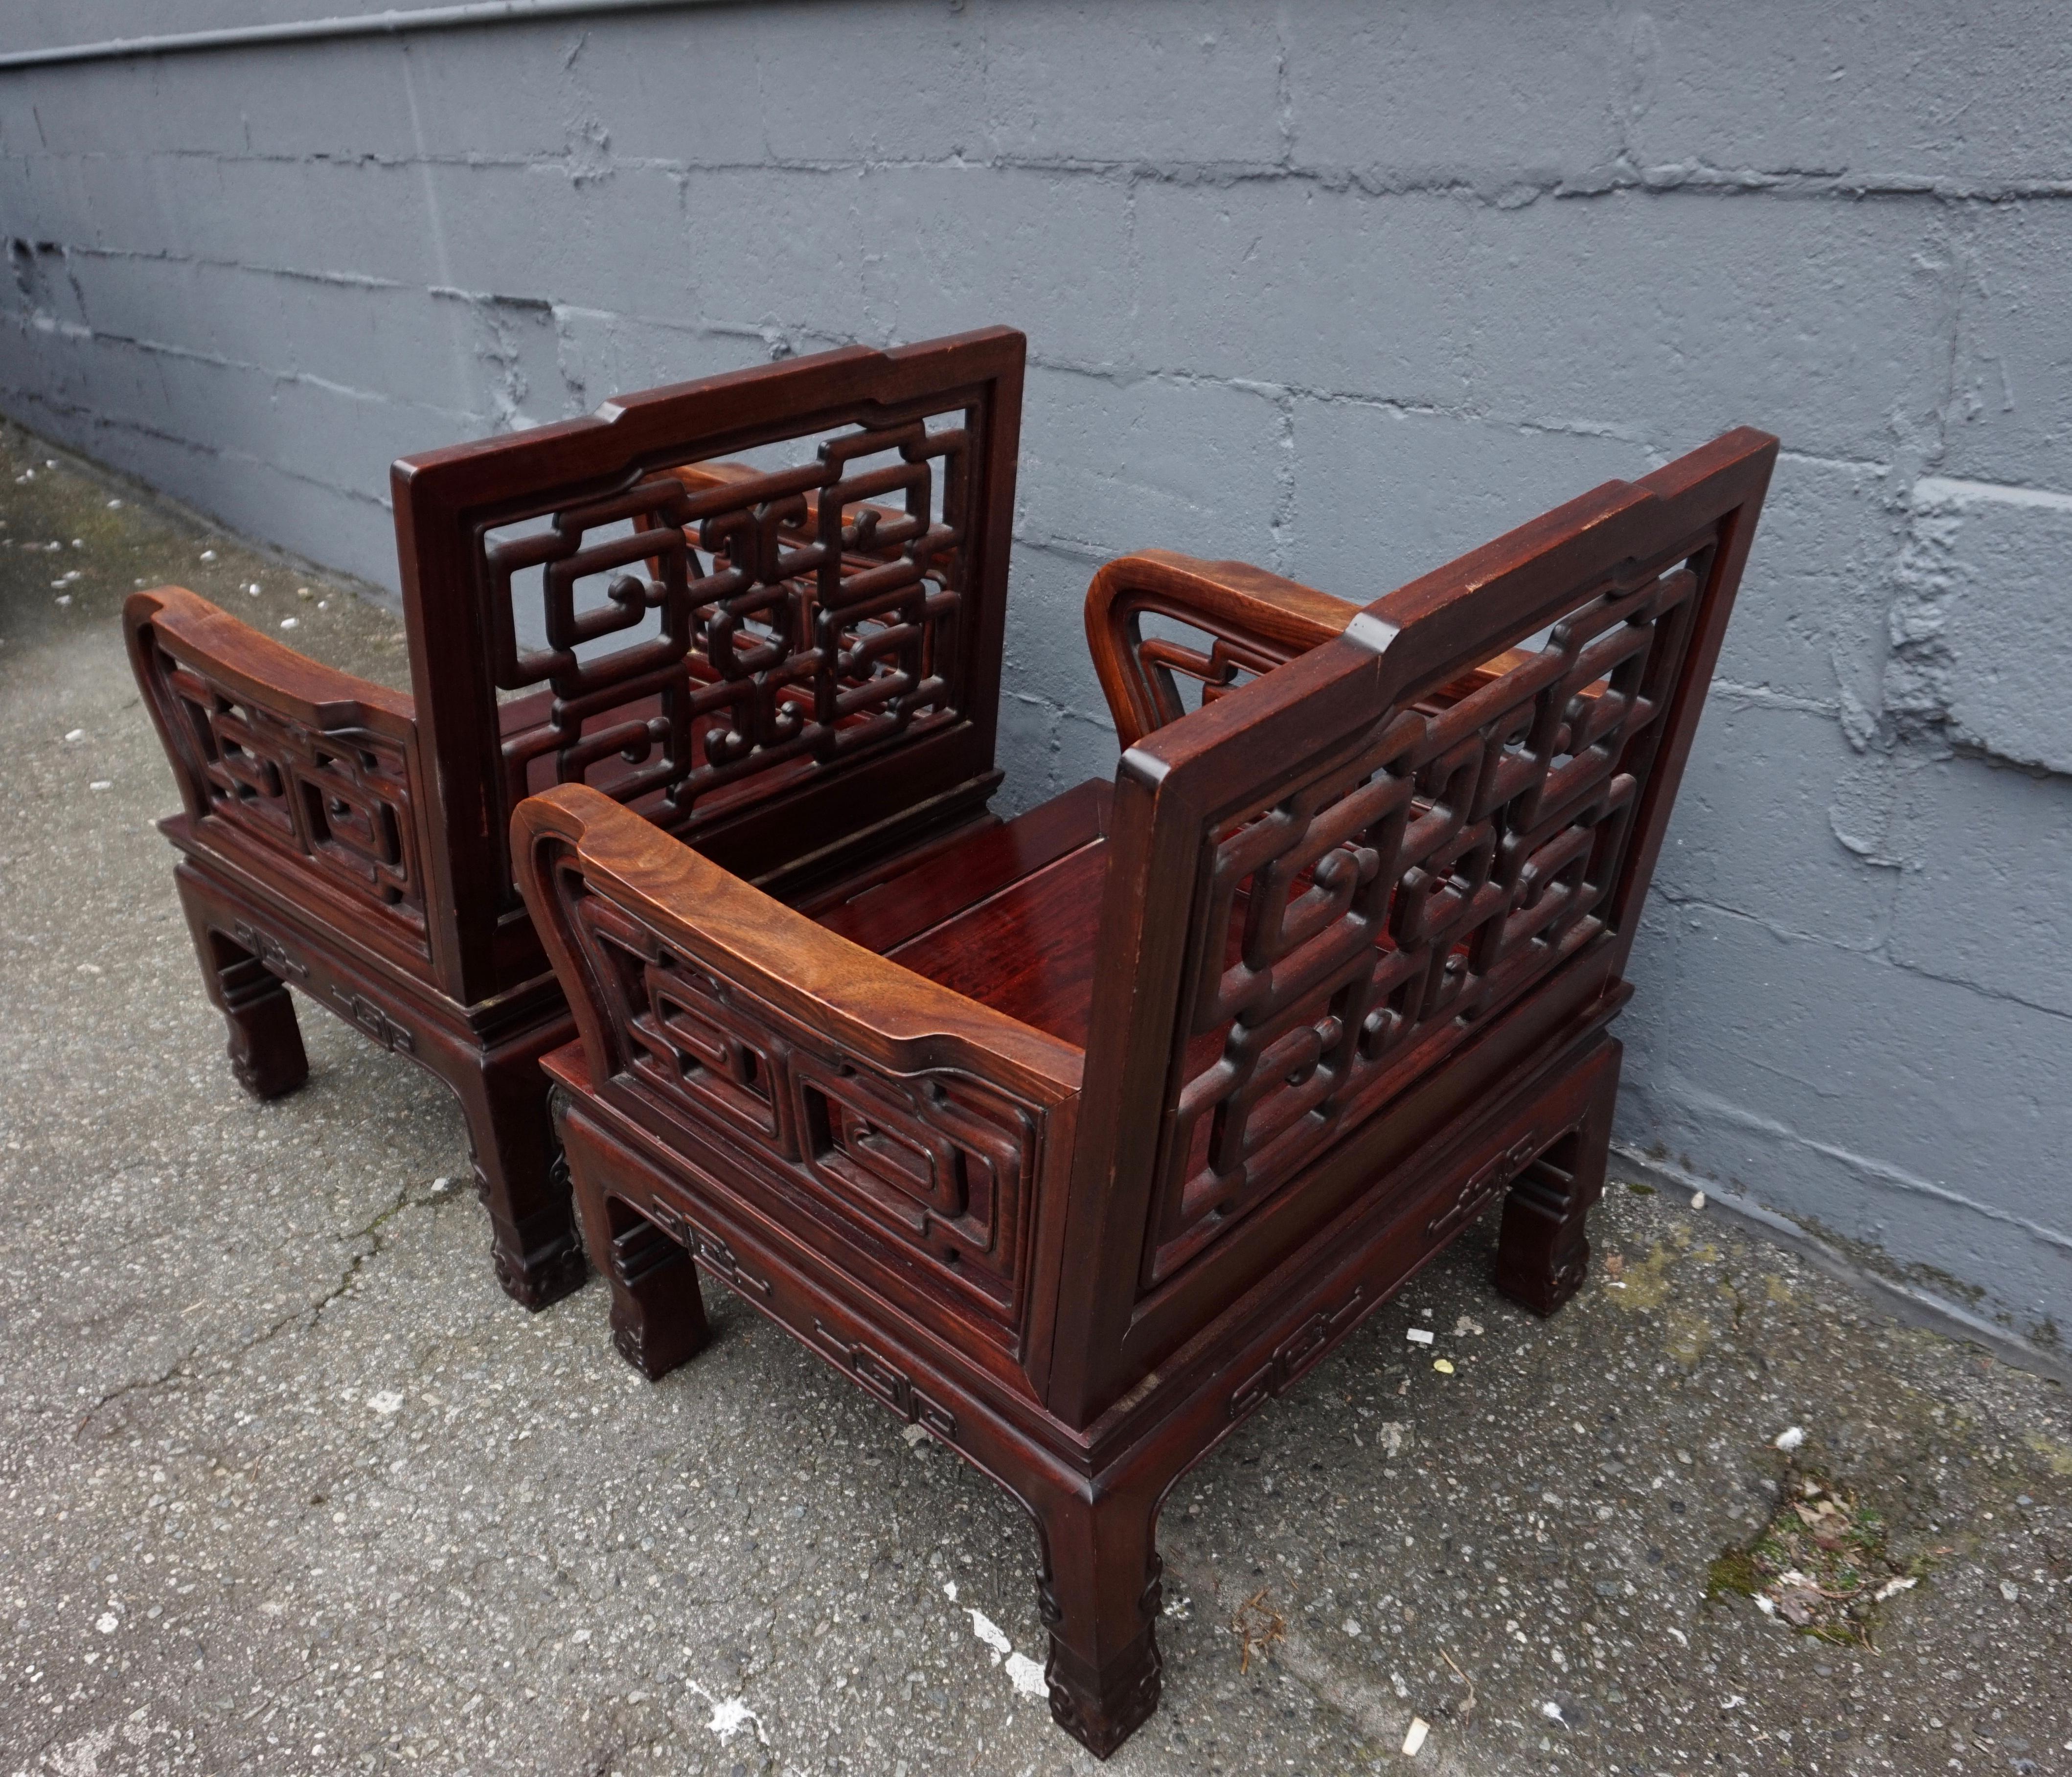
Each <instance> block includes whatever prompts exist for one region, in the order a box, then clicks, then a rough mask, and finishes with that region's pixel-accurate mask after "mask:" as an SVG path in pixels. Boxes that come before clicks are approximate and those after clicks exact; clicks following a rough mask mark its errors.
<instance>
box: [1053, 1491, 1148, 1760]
mask: <svg viewBox="0 0 2072 1777" xmlns="http://www.w3.org/2000/svg"><path fill="white" fill-rule="evenodd" d="M1042 1516H1043V1545H1044V1547H1043V1553H1044V1562H1045V1569H1046V1571H1045V1573H1044V1575H1043V1577H1042V1580H1041V1581H1040V1582H1038V1607H1039V1608H1040V1610H1042V1617H1043V1621H1044V1623H1045V1624H1046V1626H1047V1627H1049V1629H1050V1662H1049V1664H1047V1665H1046V1667H1045V1668H1044V1672H1043V1676H1044V1678H1045V1679H1046V1681H1047V1682H1048V1683H1049V1685H1050V1714H1051V1717H1052V1718H1053V1719H1054V1721H1056V1722H1057V1724H1058V1726H1059V1727H1061V1728H1063V1730H1065V1731H1066V1733H1067V1734H1071V1736H1072V1738H1074V1739H1075V1740H1077V1741H1078V1742H1079V1743H1080V1744H1081V1745H1082V1746H1085V1747H1086V1748H1087V1750H1089V1751H1091V1753H1092V1754H1094V1756H1095V1757H1096V1758H1107V1757H1108V1754H1110V1753H1112V1752H1113V1751H1114V1750H1115V1749H1116V1747H1117V1746H1120V1745H1121V1744H1122V1743H1123V1742H1124V1741H1125V1740H1127V1739H1128V1738H1129V1737H1130V1735H1131V1734H1134V1733H1135V1732H1136V1731H1137V1729H1138V1728H1140V1727H1141V1726H1143V1725H1144V1723H1145V1721H1148V1720H1149V1718H1150V1717H1151V1714H1152V1713H1153V1711H1154V1710H1155V1709H1157V1707H1158V1693H1159V1684H1160V1676H1159V1675H1160V1673H1161V1671H1162V1670H1163V1668H1164V1661H1163V1660H1162V1658H1161V1656H1160V1654H1159V1652H1158V1635H1157V1623H1158V1604H1159V1595H1160V1594H1159V1576H1160V1573H1161V1565H1160V1562H1159V1559H1158V1549H1157V1504H1156V1503H1155V1502H1148V1501H1147V1500H1146V1499H1145V1498H1144V1497H1143V1496H1142V1495H1137V1494H1109V1495H1106V1496H1105V1497H1099V1498H1096V1499H1091V1500H1089V1499H1085V1498H1083V1497H1081V1496H1079V1495H1075V1494H1067V1495H1060V1496H1059V1497H1058V1498H1057V1499H1055V1500H1054V1502H1053V1503H1050V1505H1048V1506H1047V1507H1046V1508H1045V1509H1044V1512H1043V1515H1042Z"/></svg>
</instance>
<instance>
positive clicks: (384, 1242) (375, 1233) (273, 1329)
mask: <svg viewBox="0 0 2072 1777" xmlns="http://www.w3.org/2000/svg"><path fill="white" fill-rule="evenodd" d="M446 1201H447V1195H446V1193H442V1192H441V1193H434V1194H433V1195H429V1196H423V1197H413V1196H412V1195H410V1187H409V1186H408V1185H404V1186H402V1187H400V1188H399V1189H398V1190H397V1193H396V1196H395V1200H394V1201H393V1202H392V1203H390V1204H389V1207H387V1208H385V1209H384V1210H382V1211H380V1213H379V1214H378V1215H376V1216H375V1217H374V1218H373V1220H371V1221H370V1222H368V1224H367V1225H366V1226H365V1227H364V1228H352V1229H349V1230H348V1231H347V1232H345V1233H343V1234H339V1235H335V1236H332V1238H333V1239H334V1240H335V1241H336V1242H338V1243H339V1244H343V1243H345V1242H347V1241H352V1240H367V1241H369V1242H371V1243H372V1244H369V1245H368V1248H366V1250H365V1251H364V1252H360V1253H354V1254H353V1255H352V1259H351V1260H350V1261H348V1263H347V1265H346V1267H345V1269H344V1270H343V1272H342V1273H339V1280H338V1281H337V1283H336V1284H335V1285H333V1286H332V1287H331V1289H329V1290H326V1291H325V1292H324V1293H323V1294H322V1295H320V1296H319V1297H318V1298H316V1300H315V1301H314V1302H308V1303H306V1304H305V1305H304V1306H302V1307H299V1308H297V1309H295V1310H292V1311H291V1312H290V1313H288V1314H283V1315H282V1316H281V1318H279V1319H278V1320H276V1321H275V1322H273V1324H272V1325H271V1326H269V1327H266V1328H265V1330H264V1331H261V1332H257V1333H255V1334H253V1335H252V1337H251V1338H250V1339H245V1340H244V1341H243V1342H242V1343H236V1344H233V1345H232V1346H231V1347H228V1349H227V1350H225V1351H222V1352H220V1353H218V1354H215V1355H217V1356H218V1357H219V1359H220V1362H221V1364H222V1365H223V1367H224V1368H225V1369H228V1368H232V1367H233V1366H234V1365H235V1364H236V1360H237V1359H240V1358H242V1357H244V1356H245V1355H248V1354H249V1353H250V1352H252V1351H256V1350H257V1349H258V1347H261V1346H262V1345H265V1344H267V1343H270V1342H271V1341H272V1340H273V1339H277V1338H278V1337H279V1336H280V1335H282V1333H284V1332H286V1331H288V1329H289V1328H290V1327H294V1326H296V1325H297V1324H298V1323H300V1324H301V1325H302V1326H303V1327H305V1328H306V1329H309V1330H313V1329H314V1328H315V1326H316V1324H317V1322H318V1321H319V1320H320V1319H321V1318H323V1311H324V1310H326V1309H327V1308H328V1307H330V1306H331V1304H332V1303H333V1302H336V1301H337V1300H338V1299H339V1298H340V1297H341V1296H343V1295H346V1294H348V1293H349V1292H350V1291H351V1290H352V1287H353V1285H355V1284H356V1282H357V1281H359V1279H360V1273H362V1272H363V1271H364V1270H365V1269H366V1268H367V1266H368V1265H370V1264H372V1262H373V1261H375V1260H376V1259H378V1258H379V1257H380V1256H381V1255H382V1254H383V1253H385V1252H386V1251H388V1249H389V1246H390V1245H391V1244H393V1243H392V1241H391V1240H389V1239H386V1238H384V1236H383V1234H382V1230H383V1229H384V1228H386V1227H387V1226H388V1224H389V1223H391V1222H392V1221H393V1220H395V1219H396V1217H397V1216H400V1215H401V1214H402V1212H403V1211H405V1210H406V1209H436V1208H438V1207H439V1206H440V1205H441V1204H442V1203H445V1202H446ZM201 1349H202V1347H200V1345H199V1344H195V1345H191V1346H189V1347H187V1350H186V1351H184V1352H183V1353H182V1354H181V1355H180V1356H179V1358H178V1359H175V1361H174V1363H173V1364H172V1365H171V1368H168V1369H166V1370H165V1371H164V1372H162V1373H161V1374H159V1375H158V1376H142V1377H139V1378H138V1379H137V1380H134V1381H131V1382H125V1383H123V1384H121V1386H120V1387H117V1388H111V1389H109V1391H108V1392H106V1393H105V1394H104V1395H102V1396H101V1397H100V1398H99V1399H98V1400H97V1401H95V1402H94V1403H93V1405H92V1406H90V1407H88V1409H87V1410H86V1411H85V1413H83V1414H82V1415H81V1416H80V1419H79V1421H78V1423H77V1424H76V1425H74V1426H73V1427H72V1437H73V1438H74V1440H75V1441H76V1440H77V1439H78V1438H80V1437H82V1436H83V1435H84V1434H85V1431H86V1429H87V1427H88V1426H89V1425H92V1424H93V1421H94V1420H95V1418H96V1417H98V1416H99V1414H100V1413H101V1412H102V1411H103V1409H105V1408H107V1407H108V1406H109V1405H112V1404H113V1402H115V1401H121V1400H123V1399H125V1398H126V1397H129V1396H130V1395H133V1394H147V1393H150V1392H154V1391H155V1390H157V1389H159V1388H165V1387H166V1386H167V1385H168V1384H171V1383H173V1382H175V1381H176V1380H179V1379H180V1378H181V1377H182V1376H184V1375H189V1374H191V1372H190V1370H189V1366H190V1365H191V1364H195V1361H196V1359H197V1358H198V1356H199V1354H200V1352H201Z"/></svg>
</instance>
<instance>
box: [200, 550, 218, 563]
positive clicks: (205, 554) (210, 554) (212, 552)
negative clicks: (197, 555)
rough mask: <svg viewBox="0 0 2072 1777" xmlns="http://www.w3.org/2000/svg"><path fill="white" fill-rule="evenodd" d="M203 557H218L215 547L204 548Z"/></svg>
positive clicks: (211, 559) (203, 558) (208, 559)
mask: <svg viewBox="0 0 2072 1777" xmlns="http://www.w3.org/2000/svg"><path fill="white" fill-rule="evenodd" d="M201 558H202V560H203V561H214V560H215V559H216V551H215V550H213V549H203V551H202V552H201Z"/></svg>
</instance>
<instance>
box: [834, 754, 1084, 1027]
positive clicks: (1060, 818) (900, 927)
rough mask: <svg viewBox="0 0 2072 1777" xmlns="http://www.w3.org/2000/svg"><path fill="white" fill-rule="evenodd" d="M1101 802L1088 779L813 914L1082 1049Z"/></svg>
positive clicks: (855, 940)
mask: <svg viewBox="0 0 2072 1777" xmlns="http://www.w3.org/2000/svg"><path fill="white" fill-rule="evenodd" d="M1109 794H1110V791H1109V786H1108V784H1104V783H1102V782H1100V781H1099V780H1089V781H1088V782H1087V783H1084V784H1080V785H1079V786H1078V787H1077V788H1075V789H1071V790H1067V791H1066V792H1064V793H1063V795H1062V796H1053V797H1052V798H1051V799H1050V800H1049V801H1048V802H1046V803H1042V804H1039V805H1038V807H1036V808H1031V809H1030V810H1029V811H1028V812H1027V813H1026V814H1022V815H1017V817H1015V818H1014V819H1013V820H1012V821H1007V822H1005V823H1004V824H1002V825H998V826H995V827H989V828H986V829H981V830H980V831H978V832H976V833H971V834H968V835H967V836H965V837H961V838H959V839H956V840H953V841H951V842H950V843H949V844H948V845H944V846H943V847H942V848H941V849H939V850H937V851H935V853H933V854H931V855H930V856H929V857H927V858H925V859H923V861H922V862H920V863H919V864H917V865H916V866H915V867H914V868H913V869H911V870H906V871H905V872H902V874H899V875H897V876H894V877H891V878H888V879H886V881H884V882H877V883H874V884H872V885H871V886H869V887H868V888H865V889H864V890H863V891H861V892H860V893H858V894H857V895H853V896H852V897H851V898H849V899H847V900H845V901H843V902H841V903H839V904H838V905H837V906H834V907H828V908H826V909H824V910H823V911H818V912H816V914H815V915H814V917H815V918H816V919H817V920H818V922H819V923H820V924H821V925H823V926H824V927H825V928H827V929H828V931H830V932H837V933H838V934H839V935H840V936H842V937H845V938H847V939H849V940H850V941H851V942H852V943H854V944H861V945H863V946H864V947H865V948H866V949H870V950H874V951H876V952H878V953H879V954H880V955H881V956H889V957H891V958H893V959H894V960H897V961H898V962H900V963H902V964H903V965H906V967H907V968H909V969H912V970H913V971H914V973H915V974H917V975H923V976H926V977H927V978H928V979H929V980H931V981H937V982H939V983H940V984H941V985H943V986H945V987H948V988H952V989H955V990H956V992H958V993H963V994H964V995H966V996H967V997H968V998H972V999H974V1000H977V1001H979V1002H980V1003H981V1004H984V1005H986V1006H991V1007H993V1010H996V1011H998V1012H1004V1013H1005V1014H1007V1015H1008V1016H1009V1017H1010V1018H1019V1019H1020V1020H1021V1021H1022V1022H1023V1023H1025V1024H1028V1025H1033V1026H1034V1027H1035V1028H1036V1029H1038V1030H1043V1031H1047V1032H1048V1033H1049V1034H1050V1035H1052V1036H1054V1037H1058V1038H1060V1039H1063V1041H1065V1042H1067V1043H1074V1044H1078V1045H1081V1046H1083V1044H1084V1043H1085V1041H1086V1035H1087V1021H1088V1018H1089V1016H1090V1014H1091V1008H1092V1003H1093V954H1094V940H1095V937H1096V932H1097V930H1098V928H1099V925H1100V901H1101V887H1102V882H1103V876H1104V871H1105V870H1106V869H1107V864H1108V854H1107V848H1106V842H1105V840H1104V837H1103V833H1104V829H1105V827H1106V826H1107V824H1108V800H1109Z"/></svg>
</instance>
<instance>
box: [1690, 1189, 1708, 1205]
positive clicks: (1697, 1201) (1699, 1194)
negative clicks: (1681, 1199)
mask: <svg viewBox="0 0 2072 1777" xmlns="http://www.w3.org/2000/svg"><path fill="white" fill-rule="evenodd" d="M1691 1207H1692V1208H1693V1209H1703V1208H1704V1207H1705V1194H1704V1192H1703V1191H1692V1193H1691Z"/></svg>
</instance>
